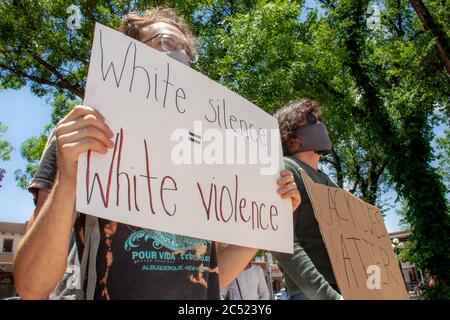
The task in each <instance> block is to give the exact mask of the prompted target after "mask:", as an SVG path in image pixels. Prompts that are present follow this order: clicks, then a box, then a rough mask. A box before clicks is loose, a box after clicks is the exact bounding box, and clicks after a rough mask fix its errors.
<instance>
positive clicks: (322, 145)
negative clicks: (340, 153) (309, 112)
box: [295, 121, 331, 155]
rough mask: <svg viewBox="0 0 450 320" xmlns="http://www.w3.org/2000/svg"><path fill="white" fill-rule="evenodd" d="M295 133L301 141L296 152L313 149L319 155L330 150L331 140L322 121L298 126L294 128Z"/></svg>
mask: <svg viewBox="0 0 450 320" xmlns="http://www.w3.org/2000/svg"><path fill="white" fill-rule="evenodd" d="M295 134H296V135H297V137H298V138H299V139H300V140H301V141H302V145H301V147H300V148H299V149H298V151H297V152H305V151H314V152H316V153H318V154H321V155H325V154H328V153H330V152H331V141H330V138H329V137H328V131H327V128H326V127H325V125H324V124H323V123H322V122H319V121H317V122H316V123H314V124H305V125H303V126H300V127H298V128H297V129H296V130H295Z"/></svg>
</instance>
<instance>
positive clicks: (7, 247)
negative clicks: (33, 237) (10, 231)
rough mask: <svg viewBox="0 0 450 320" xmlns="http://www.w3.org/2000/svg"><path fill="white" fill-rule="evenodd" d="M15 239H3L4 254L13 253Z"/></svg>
mask: <svg viewBox="0 0 450 320" xmlns="http://www.w3.org/2000/svg"><path fill="white" fill-rule="evenodd" d="M13 242H14V239H3V252H8V253H12V249H13Z"/></svg>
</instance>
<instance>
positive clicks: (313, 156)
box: [293, 151, 320, 170]
mask: <svg viewBox="0 0 450 320" xmlns="http://www.w3.org/2000/svg"><path fill="white" fill-rule="evenodd" d="M293 156H294V157H295V158H296V159H298V160H300V161H303V162H304V163H306V164H307V165H309V166H310V167H311V168H313V169H314V170H317V168H318V166H319V160H320V155H319V154H317V153H315V152H314V151H306V152H297V153H295V154H294V155H293Z"/></svg>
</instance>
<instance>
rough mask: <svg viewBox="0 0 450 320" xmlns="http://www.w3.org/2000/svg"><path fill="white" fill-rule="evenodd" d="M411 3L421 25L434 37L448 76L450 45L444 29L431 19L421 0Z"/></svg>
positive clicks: (449, 69)
mask: <svg viewBox="0 0 450 320" xmlns="http://www.w3.org/2000/svg"><path fill="white" fill-rule="evenodd" d="M411 5H412V7H413V8H414V10H415V11H416V13H417V16H418V17H419V19H420V21H421V22H422V25H423V27H424V28H425V30H426V31H429V32H431V34H432V36H433V38H435V39H436V50H437V53H438V55H439V57H440V58H441V60H442V62H443V63H444V66H445V69H446V70H447V73H448V75H449V76H450V54H449V52H450V46H449V40H448V39H447V37H446V35H445V33H444V31H443V30H442V29H441V28H439V26H438V25H437V24H436V23H435V21H434V20H433V17H432V16H431V14H430V12H429V11H428V9H427V7H426V6H425V4H424V3H423V2H422V0H411Z"/></svg>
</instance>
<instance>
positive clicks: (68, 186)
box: [14, 179, 76, 299]
mask: <svg viewBox="0 0 450 320" xmlns="http://www.w3.org/2000/svg"><path fill="white" fill-rule="evenodd" d="M75 186H76V184H75V182H73V181H58V179H57V181H56V182H55V185H54V187H53V190H52V192H51V193H50V195H49V198H48V199H47V201H46V202H45V204H44V205H43V207H42V208H41V210H40V211H39V214H38V216H37V217H36V220H35V221H34V222H33V224H32V225H31V227H30V228H29V230H28V231H27V233H26V235H25V237H24V238H23V240H22V241H21V243H20V245H19V247H18V250H17V253H16V256H15V261H14V277H15V282H16V290H17V292H18V293H19V295H20V296H21V297H22V298H24V299H43V298H46V297H47V296H48V294H49V293H50V292H51V291H52V290H53V288H54V287H55V286H56V284H57V283H58V281H59V280H60V279H61V278H62V276H63V274H64V272H65V269H66V264H67V254H68V249H69V243H70V234H71V231H72V227H73V222H74V215H73V210H74V203H75V190H76V187H75Z"/></svg>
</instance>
